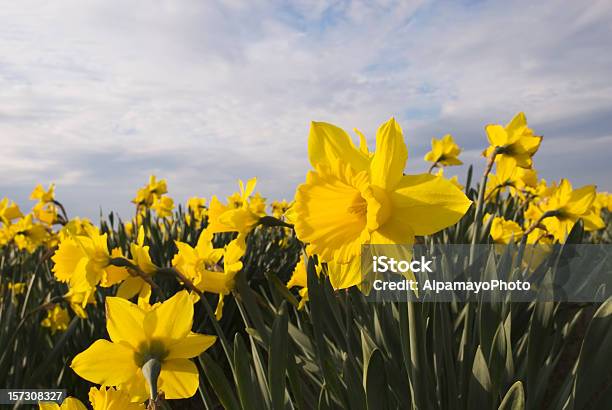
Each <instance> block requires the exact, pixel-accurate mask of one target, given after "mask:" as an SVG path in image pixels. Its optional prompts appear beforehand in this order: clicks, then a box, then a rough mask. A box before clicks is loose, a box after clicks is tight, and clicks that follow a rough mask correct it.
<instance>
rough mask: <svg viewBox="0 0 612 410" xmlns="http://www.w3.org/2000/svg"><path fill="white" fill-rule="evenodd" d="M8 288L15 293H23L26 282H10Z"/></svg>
mask: <svg viewBox="0 0 612 410" xmlns="http://www.w3.org/2000/svg"><path fill="white" fill-rule="evenodd" d="M8 289H9V290H10V291H12V292H13V295H15V296H17V295H21V294H22V293H23V292H25V290H26V284H25V282H9V283H8Z"/></svg>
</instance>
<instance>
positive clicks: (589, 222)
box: [529, 179, 605, 242]
mask: <svg viewBox="0 0 612 410" xmlns="http://www.w3.org/2000/svg"><path fill="white" fill-rule="evenodd" d="M595 196H596V192H595V186H594V185H586V186H584V187H582V188H579V189H573V188H572V185H571V184H570V182H569V181H568V180H567V179H562V180H561V182H560V183H559V185H558V186H557V187H556V189H555V190H554V192H553V193H552V194H551V195H550V196H549V197H548V198H546V200H544V201H542V202H540V203H539V204H538V206H537V207H535V206H534V207H532V208H531V209H530V210H529V212H530V218H531V219H533V220H537V219H538V218H539V217H540V216H542V215H544V213H546V212H548V213H549V214H550V213H552V215H551V216H549V217H545V218H544V219H543V220H542V224H543V225H544V226H545V227H546V230H547V231H548V232H549V233H551V234H552V235H553V236H554V237H555V239H556V240H558V241H560V242H563V241H565V238H566V237H567V235H568V234H569V232H570V231H571V229H572V228H573V226H574V224H575V223H576V221H577V220H578V219H582V221H583V222H584V228H585V230H587V231H594V230H598V229H601V228H603V227H605V223H604V221H603V220H602V219H601V216H600V215H599V214H598V212H596V209H595V207H593V203H594V201H595ZM538 213H539V214H540V215H539V216H538Z"/></svg>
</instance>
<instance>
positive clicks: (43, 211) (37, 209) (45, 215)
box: [32, 202, 57, 225]
mask: <svg viewBox="0 0 612 410" xmlns="http://www.w3.org/2000/svg"><path fill="white" fill-rule="evenodd" d="M32 214H33V215H34V218H36V219H38V220H39V221H40V222H42V223H44V224H47V225H53V224H54V223H55V222H56V221H57V207H56V206H55V205H54V204H53V203H52V202H39V203H37V204H36V205H34V207H33V208H32Z"/></svg>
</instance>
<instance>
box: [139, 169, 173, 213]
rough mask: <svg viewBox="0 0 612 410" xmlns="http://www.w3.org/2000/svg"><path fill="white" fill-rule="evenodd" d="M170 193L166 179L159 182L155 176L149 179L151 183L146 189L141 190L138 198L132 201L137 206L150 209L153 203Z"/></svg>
mask: <svg viewBox="0 0 612 410" xmlns="http://www.w3.org/2000/svg"><path fill="white" fill-rule="evenodd" d="M166 193H168V186H167V184H166V180H165V179H160V180H159V181H158V180H157V178H156V177H155V175H151V176H150V177H149V183H148V184H147V185H145V186H144V187H142V188H140V189H139V190H138V192H137V193H136V197H135V198H134V199H133V200H132V202H133V203H135V204H136V205H137V206H144V207H147V208H148V207H150V206H151V205H153V202H154V201H155V200H156V199H157V198H159V197H161V196H162V195H164V194H166Z"/></svg>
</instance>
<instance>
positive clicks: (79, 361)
mask: <svg viewBox="0 0 612 410" xmlns="http://www.w3.org/2000/svg"><path fill="white" fill-rule="evenodd" d="M70 367H72V369H73V370H74V371H75V372H76V374H78V375H79V376H81V377H82V378H83V379H85V380H88V381H90V382H93V383H96V384H101V385H104V386H117V385H119V384H121V383H124V382H125V381H127V380H128V379H129V378H130V377H132V376H133V374H134V373H135V372H136V371H138V367H137V366H136V363H135V362H134V351H133V350H132V349H131V348H130V347H129V345H127V344H122V343H111V342H109V341H108V340H104V339H100V340H96V341H95V342H94V343H93V344H92V345H91V346H89V348H87V350H85V351H83V352H81V353H79V354H78V355H76V357H75V358H74V359H73V360H72V364H71V365H70Z"/></svg>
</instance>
